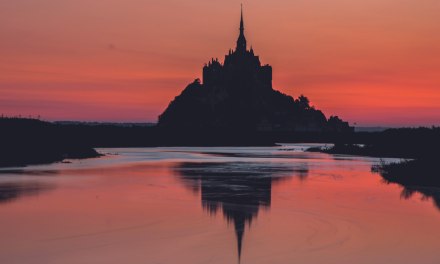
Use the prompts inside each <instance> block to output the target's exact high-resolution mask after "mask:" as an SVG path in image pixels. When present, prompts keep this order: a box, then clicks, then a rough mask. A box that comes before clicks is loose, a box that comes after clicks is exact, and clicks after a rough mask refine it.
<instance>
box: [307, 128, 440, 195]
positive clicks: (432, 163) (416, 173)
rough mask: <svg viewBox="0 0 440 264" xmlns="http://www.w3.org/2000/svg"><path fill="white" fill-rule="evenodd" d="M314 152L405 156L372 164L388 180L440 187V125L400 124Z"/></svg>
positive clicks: (407, 185)
mask: <svg viewBox="0 0 440 264" xmlns="http://www.w3.org/2000/svg"><path fill="white" fill-rule="evenodd" d="M307 151H310V152H324V153H329V154H351V155H362V156H372V157H392V158H402V160H401V161H400V162H391V163H385V162H382V163H381V164H380V165H376V166H373V167H372V170H373V171H376V172H379V173H380V174H381V175H382V177H383V178H384V179H385V180H386V181H388V182H395V183H399V184H401V185H403V186H405V187H410V186H423V187H440V169H439V167H438V163H439V161H440V128H439V127H433V128H400V129H388V130H385V131H383V132H380V133H371V136H369V137H368V138H363V139H362V140H358V141H356V140H354V141H353V140H351V141H349V142H348V141H344V140H339V141H336V142H335V145H334V146H333V147H325V148H310V149H308V150H307Z"/></svg>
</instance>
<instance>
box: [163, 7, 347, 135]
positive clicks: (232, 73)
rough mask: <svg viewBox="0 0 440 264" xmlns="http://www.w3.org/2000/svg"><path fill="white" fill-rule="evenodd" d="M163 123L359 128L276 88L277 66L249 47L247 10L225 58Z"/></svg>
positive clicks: (262, 128)
mask: <svg viewBox="0 0 440 264" xmlns="http://www.w3.org/2000/svg"><path fill="white" fill-rule="evenodd" d="M158 126H174V127H193V128H197V127H226V128H230V129H243V128H245V129H251V130H259V131H296V132H320V131H354V129H353V128H351V127H350V126H349V125H348V123H347V122H342V120H339V119H332V120H330V122H329V121H327V119H326V117H325V115H324V114H323V113H322V112H321V111H320V110H317V109H315V108H314V107H313V106H310V105H309V100H308V99H307V97H305V96H303V95H301V96H300V97H298V99H293V98H292V97H291V96H289V95H286V94H283V93H281V92H279V91H276V90H274V89H273V88H272V67H271V66H270V65H268V64H266V65H262V64H261V62H260V58H259V56H257V55H255V53H254V50H253V49H252V46H251V47H250V49H249V50H248V48H247V40H246V37H245V36H244V22H243V10H241V18H240V28H239V36H238V39H237V43H236V47H235V50H232V49H230V50H229V53H228V54H227V55H225V59H224V61H223V63H221V62H219V60H218V59H214V58H212V59H211V60H210V61H209V62H208V63H207V64H205V66H204V67H203V83H201V82H200V80H199V79H196V80H195V81H194V82H193V83H191V84H189V85H188V86H187V87H186V88H185V89H184V90H183V91H182V93H181V94H180V95H178V96H176V97H175V99H174V100H173V101H171V102H170V104H169V105H168V107H167V109H166V110H165V111H164V112H163V113H162V114H161V115H160V116H159V120H158Z"/></svg>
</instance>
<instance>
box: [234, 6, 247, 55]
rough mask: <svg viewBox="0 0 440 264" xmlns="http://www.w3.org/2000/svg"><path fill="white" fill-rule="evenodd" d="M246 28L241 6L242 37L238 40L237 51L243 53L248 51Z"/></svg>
mask: <svg viewBox="0 0 440 264" xmlns="http://www.w3.org/2000/svg"><path fill="white" fill-rule="evenodd" d="M243 31H244V27H243V5H242V6H241V20H240V36H238V40H237V48H236V49H235V51H238V52H243V51H246V38H245V37H244V32H243Z"/></svg>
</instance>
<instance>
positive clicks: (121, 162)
mask: <svg viewBox="0 0 440 264" xmlns="http://www.w3.org/2000/svg"><path fill="white" fill-rule="evenodd" d="M309 146H310V144H284V145H283V146H282V147H253V148H240V147H223V148H217V147H210V148H192V147H186V148H137V149H100V150H99V151H101V152H104V153H118V154H119V155H108V156H106V157H102V158H98V159H89V160H82V161H72V163H69V164H61V163H58V164H52V165H44V166H30V167H26V168H9V169H2V170H0V263H45V264H47V263H64V264H68V263H90V264H92V263H93V264H99V263H143V264H145V263H238V262H239V261H240V263H391V262H392V263H439V261H440V255H439V254H438V248H439V246H440V221H439V220H440V212H439V209H438V207H437V205H436V203H435V199H437V200H438V201H439V199H438V196H437V193H438V192H439V191H438V190H437V189H430V188H425V189H423V188H418V189H417V188H409V189H404V188H403V187H401V186H399V185H397V184H386V183H384V182H383V181H382V179H381V177H380V176H379V175H377V174H373V173H371V172H370V167H371V165H372V164H377V163H378V162H379V159H376V158H369V157H355V156H348V155H327V154H320V153H305V152H302V151H301V149H305V148H307V147H309ZM279 149H284V150H279ZM285 149H287V150H285ZM292 149H294V150H293V151H292Z"/></svg>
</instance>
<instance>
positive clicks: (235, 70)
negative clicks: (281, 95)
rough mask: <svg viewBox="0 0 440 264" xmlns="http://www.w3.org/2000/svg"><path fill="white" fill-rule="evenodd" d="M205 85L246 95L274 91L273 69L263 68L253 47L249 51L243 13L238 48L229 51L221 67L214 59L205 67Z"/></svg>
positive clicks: (266, 66)
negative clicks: (224, 88) (264, 90)
mask: <svg viewBox="0 0 440 264" xmlns="http://www.w3.org/2000/svg"><path fill="white" fill-rule="evenodd" d="M203 85H204V86H206V87H223V86H224V87H228V88H229V89H234V90H236V91H240V92H242V93H243V94H244V95H251V94H257V93H258V92H259V91H260V90H263V89H266V90H268V89H270V90H271V89H272V67H271V66H269V65H264V66H261V63H260V58H259V57H258V56H255V55H254V51H253V49H252V47H251V49H250V50H247V43H246V38H245V37H244V27H243V12H242V14H241V21H240V35H239V37H238V40H237V47H236V48H235V51H234V50H229V54H228V55H226V56H225V61H224V63H223V65H221V64H220V63H219V62H218V60H217V59H216V60H214V59H212V61H210V62H209V63H208V65H206V64H205V67H203Z"/></svg>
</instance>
